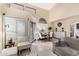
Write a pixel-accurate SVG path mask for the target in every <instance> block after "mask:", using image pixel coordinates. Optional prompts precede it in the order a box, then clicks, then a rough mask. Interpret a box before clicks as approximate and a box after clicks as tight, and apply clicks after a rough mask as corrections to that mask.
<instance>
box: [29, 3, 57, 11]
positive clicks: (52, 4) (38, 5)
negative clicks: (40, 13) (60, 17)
mask: <svg viewBox="0 0 79 59" xmlns="http://www.w3.org/2000/svg"><path fill="white" fill-rule="evenodd" d="M30 4H31V5H34V6H37V7H40V8H43V9H45V10H50V9H51V8H53V7H54V6H55V4H56V3H30Z"/></svg>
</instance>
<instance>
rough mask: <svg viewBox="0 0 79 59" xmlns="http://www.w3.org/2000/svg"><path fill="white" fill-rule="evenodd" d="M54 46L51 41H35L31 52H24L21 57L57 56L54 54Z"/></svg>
mask: <svg viewBox="0 0 79 59" xmlns="http://www.w3.org/2000/svg"><path fill="white" fill-rule="evenodd" d="M52 48H53V44H52V42H51V41H46V42H44V41H35V42H34V43H32V46H31V51H29V50H23V51H22V53H21V56H56V54H54V53H53V52H52Z"/></svg>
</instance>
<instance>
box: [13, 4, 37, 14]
mask: <svg viewBox="0 0 79 59" xmlns="http://www.w3.org/2000/svg"><path fill="white" fill-rule="evenodd" d="M13 4H16V5H19V6H22V7H23V8H24V7H26V8H29V9H32V10H34V11H35V14H36V9H35V8H32V7H28V6H24V5H21V4H18V3H13Z"/></svg>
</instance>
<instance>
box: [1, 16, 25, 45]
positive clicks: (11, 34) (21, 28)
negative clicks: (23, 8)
mask: <svg viewBox="0 0 79 59" xmlns="http://www.w3.org/2000/svg"><path fill="white" fill-rule="evenodd" d="M3 23H4V34H5V35H4V37H5V38H4V40H3V43H5V44H4V46H5V45H6V44H7V43H8V42H9V40H10V39H12V41H13V42H15V46H16V45H17V44H18V43H20V42H25V41H26V33H25V32H26V31H25V28H26V27H25V20H24V19H21V18H15V17H7V16H5V17H4V21H3Z"/></svg>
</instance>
